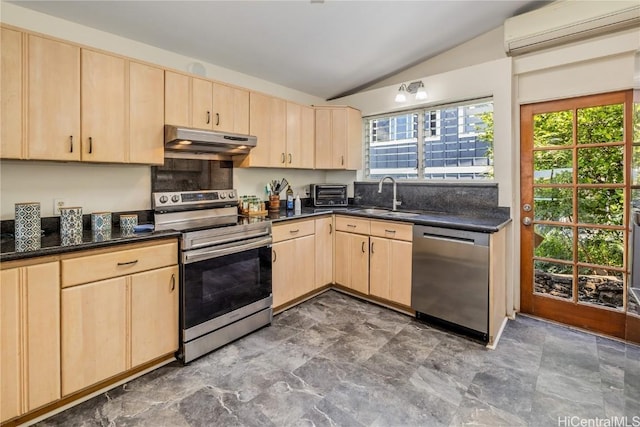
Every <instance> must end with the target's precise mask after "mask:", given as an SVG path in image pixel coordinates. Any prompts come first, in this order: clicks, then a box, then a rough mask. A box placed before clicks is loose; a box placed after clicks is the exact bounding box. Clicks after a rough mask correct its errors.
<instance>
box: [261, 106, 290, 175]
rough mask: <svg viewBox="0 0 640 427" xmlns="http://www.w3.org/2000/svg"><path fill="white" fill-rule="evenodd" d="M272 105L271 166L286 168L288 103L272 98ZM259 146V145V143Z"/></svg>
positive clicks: (270, 119) (270, 125)
mask: <svg viewBox="0 0 640 427" xmlns="http://www.w3.org/2000/svg"><path fill="white" fill-rule="evenodd" d="M269 104H270V106H271V107H270V118H269V127H270V136H269V142H270V146H271V157H270V162H269V163H270V165H271V166H280V167H283V166H285V162H287V161H288V159H287V158H286V153H287V103H286V101H284V100H283V99H279V98H271V99H270V100H269ZM258 144H259V143H258Z"/></svg>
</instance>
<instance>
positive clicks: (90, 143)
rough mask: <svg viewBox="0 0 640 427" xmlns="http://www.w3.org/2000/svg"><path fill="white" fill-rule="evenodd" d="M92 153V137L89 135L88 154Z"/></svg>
mask: <svg viewBox="0 0 640 427" xmlns="http://www.w3.org/2000/svg"><path fill="white" fill-rule="evenodd" d="M91 153H93V138H92V137H89V154H91Z"/></svg>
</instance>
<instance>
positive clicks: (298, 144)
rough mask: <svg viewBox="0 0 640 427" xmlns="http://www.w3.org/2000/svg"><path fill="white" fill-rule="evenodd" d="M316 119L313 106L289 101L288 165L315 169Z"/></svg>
mask: <svg viewBox="0 0 640 427" xmlns="http://www.w3.org/2000/svg"><path fill="white" fill-rule="evenodd" d="M315 121H316V118H315V112H314V110H313V108H312V107H307V106H305V105H300V104H296V103H294V102H287V144H286V147H285V149H286V153H285V154H286V155H285V164H286V166H287V167H290V168H300V169H313V164H314V162H313V158H314V151H315V149H314V142H315Z"/></svg>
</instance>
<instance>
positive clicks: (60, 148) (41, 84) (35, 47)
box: [25, 34, 81, 160]
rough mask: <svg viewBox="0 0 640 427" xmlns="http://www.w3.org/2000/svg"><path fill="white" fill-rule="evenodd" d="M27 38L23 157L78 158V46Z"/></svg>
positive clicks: (79, 152) (44, 39)
mask: <svg viewBox="0 0 640 427" xmlns="http://www.w3.org/2000/svg"><path fill="white" fill-rule="evenodd" d="M27 40H28V44H27V82H26V84H27V96H26V101H27V117H25V120H26V122H27V127H26V129H27V135H26V142H27V146H26V148H27V153H26V158H28V159H39V160H80V159H81V147H80V145H81V143H80V48H79V47H78V46H74V45H71V44H68V43H62V42H59V41H55V40H50V39H47V38H43V37H39V36H35V35H31V34H30V35H28V38H27Z"/></svg>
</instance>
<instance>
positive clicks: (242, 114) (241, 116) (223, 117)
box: [211, 82, 249, 135]
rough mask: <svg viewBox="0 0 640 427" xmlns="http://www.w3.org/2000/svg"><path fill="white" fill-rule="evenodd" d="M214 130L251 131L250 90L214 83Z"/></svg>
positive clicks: (244, 133) (242, 132)
mask: <svg viewBox="0 0 640 427" xmlns="http://www.w3.org/2000/svg"><path fill="white" fill-rule="evenodd" d="M211 120H212V125H213V129H214V130H220V131H225V132H233V133H240V134H243V135H246V134H248V133H249V91H248V90H244V89H239V88H235V87H231V86H227V85H224V84H221V83H217V82H214V83H213V117H212V118H211Z"/></svg>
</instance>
